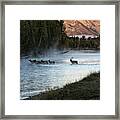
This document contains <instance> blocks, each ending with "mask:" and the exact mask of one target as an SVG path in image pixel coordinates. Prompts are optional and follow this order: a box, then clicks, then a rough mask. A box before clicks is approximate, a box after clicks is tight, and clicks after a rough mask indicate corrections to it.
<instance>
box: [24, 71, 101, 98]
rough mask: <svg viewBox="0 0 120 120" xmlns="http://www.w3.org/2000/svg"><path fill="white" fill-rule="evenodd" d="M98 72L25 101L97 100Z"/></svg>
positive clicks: (98, 96)
mask: <svg viewBox="0 0 120 120" xmlns="http://www.w3.org/2000/svg"><path fill="white" fill-rule="evenodd" d="M99 99H100V72H99V73H91V74H90V75H88V76H87V77H85V78H83V79H82V80H80V81H78V82H74V83H70V84H67V85H65V86H64V87H63V88H58V89H56V90H50V91H46V92H43V93H41V94H39V95H35V96H31V97H29V98H27V99H26V100H99Z"/></svg>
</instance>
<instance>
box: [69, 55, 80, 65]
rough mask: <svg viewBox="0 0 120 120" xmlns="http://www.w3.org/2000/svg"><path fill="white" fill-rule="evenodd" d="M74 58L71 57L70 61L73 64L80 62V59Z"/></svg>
mask: <svg viewBox="0 0 120 120" xmlns="http://www.w3.org/2000/svg"><path fill="white" fill-rule="evenodd" d="M72 59H73V57H71V58H70V62H71V63H72V64H78V61H75V60H72Z"/></svg>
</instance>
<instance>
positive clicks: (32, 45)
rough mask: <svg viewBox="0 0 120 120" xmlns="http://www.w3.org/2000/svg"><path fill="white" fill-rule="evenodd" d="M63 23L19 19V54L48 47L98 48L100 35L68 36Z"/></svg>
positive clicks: (36, 51) (60, 21) (47, 48)
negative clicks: (94, 36) (91, 36)
mask: <svg viewBox="0 0 120 120" xmlns="http://www.w3.org/2000/svg"><path fill="white" fill-rule="evenodd" d="M63 23H64V21H63V20H59V21H58V20H21V21H20V50H21V55H22V54H28V53H31V52H32V53H34V54H37V53H41V52H43V51H47V50H49V49H68V48H70V49H99V46H100V37H97V38H90V37H89V38H88V39H86V38H85V36H83V37H82V38H78V37H68V36H67V35H66V33H65V32H64V31H65V27H64V25H63Z"/></svg>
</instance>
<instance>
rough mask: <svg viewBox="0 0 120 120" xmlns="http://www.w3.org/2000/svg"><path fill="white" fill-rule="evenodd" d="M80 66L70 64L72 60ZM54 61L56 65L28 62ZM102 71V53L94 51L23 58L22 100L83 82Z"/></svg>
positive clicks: (21, 75)
mask: <svg viewBox="0 0 120 120" xmlns="http://www.w3.org/2000/svg"><path fill="white" fill-rule="evenodd" d="M71 57H73V60H77V61H78V63H79V64H77V65H73V64H71V63H70V58H71ZM29 59H36V60H41V59H42V60H49V59H50V60H54V61H55V64H32V63H30V62H29V61H28V60H29ZM97 71H100V52H99V51H94V50H70V51H69V52H68V51H67V52H65V53H64V52H61V51H52V52H51V51H50V52H48V53H46V54H44V55H40V56H38V57H36V58H33V57H31V56H27V57H21V60H20V98H21V99H24V98H27V97H28V96H33V95H37V94H39V93H40V92H42V91H46V90H49V89H50V88H58V87H63V86H64V85H65V84H68V83H72V82H75V81H78V80H81V79H82V78H84V77H85V76H87V75H88V74H90V73H92V72H97Z"/></svg>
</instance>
